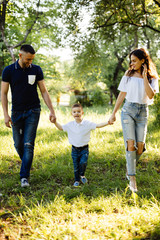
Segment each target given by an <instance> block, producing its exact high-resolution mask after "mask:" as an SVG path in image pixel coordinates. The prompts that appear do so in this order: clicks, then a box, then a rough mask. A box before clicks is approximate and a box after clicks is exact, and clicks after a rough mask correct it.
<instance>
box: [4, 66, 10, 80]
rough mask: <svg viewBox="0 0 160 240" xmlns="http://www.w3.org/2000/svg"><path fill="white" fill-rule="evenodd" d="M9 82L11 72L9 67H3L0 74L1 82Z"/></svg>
mask: <svg viewBox="0 0 160 240" xmlns="http://www.w3.org/2000/svg"><path fill="white" fill-rule="evenodd" d="M10 80H11V71H10V68H9V66H7V67H5V68H4V70H3V72H2V81H3V82H10Z"/></svg>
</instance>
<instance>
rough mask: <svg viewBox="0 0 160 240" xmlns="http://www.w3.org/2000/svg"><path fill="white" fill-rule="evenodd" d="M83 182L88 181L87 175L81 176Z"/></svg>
mask: <svg viewBox="0 0 160 240" xmlns="http://www.w3.org/2000/svg"><path fill="white" fill-rule="evenodd" d="M81 182H82V183H83V184H85V183H87V178H86V177H85V176H81Z"/></svg>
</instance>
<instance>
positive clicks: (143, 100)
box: [118, 76, 159, 105]
mask: <svg viewBox="0 0 160 240" xmlns="http://www.w3.org/2000/svg"><path fill="white" fill-rule="evenodd" d="M151 87H152V88H153V90H155V91H156V93H158V92H159V86H158V79H152V82H151ZM118 90H119V91H121V92H127V94H126V97H125V98H126V99H127V101H128V102H134V103H139V104H148V105H150V104H152V103H153V98H152V99H149V97H148V96H147V94H146V91H145V88H144V80H143V78H139V77H128V76H123V77H122V79H121V81H120V84H119V86H118Z"/></svg>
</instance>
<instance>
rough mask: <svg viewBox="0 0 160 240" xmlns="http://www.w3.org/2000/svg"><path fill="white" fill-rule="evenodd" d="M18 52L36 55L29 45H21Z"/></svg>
mask: <svg viewBox="0 0 160 240" xmlns="http://www.w3.org/2000/svg"><path fill="white" fill-rule="evenodd" d="M20 51H23V52H26V53H31V54H35V53H36V52H35V50H34V48H33V47H32V46H31V45H29V44H24V45H22V46H21V48H20Z"/></svg>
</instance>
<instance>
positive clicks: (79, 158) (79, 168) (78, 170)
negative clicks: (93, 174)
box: [71, 146, 89, 182]
mask: <svg viewBox="0 0 160 240" xmlns="http://www.w3.org/2000/svg"><path fill="white" fill-rule="evenodd" d="M71 155H72V159H73V166H74V177H75V181H78V182H79V181H80V176H84V173H85V170H86V167H87V160H88V155H89V150H88V146H86V147H85V148H82V149H81V148H79V149H78V148H75V147H74V146H72V154H71Z"/></svg>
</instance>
